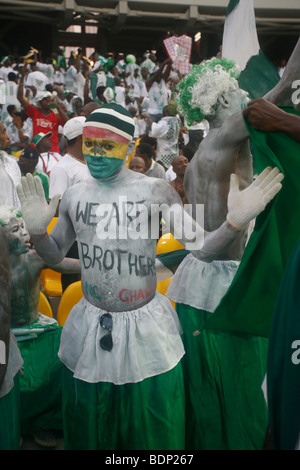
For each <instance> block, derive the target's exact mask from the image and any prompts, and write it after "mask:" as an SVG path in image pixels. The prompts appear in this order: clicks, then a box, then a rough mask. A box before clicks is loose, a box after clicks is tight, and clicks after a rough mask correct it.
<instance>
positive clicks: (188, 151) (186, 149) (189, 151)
mask: <svg viewBox="0 0 300 470" xmlns="http://www.w3.org/2000/svg"><path fill="white" fill-rule="evenodd" d="M195 152H196V150H195V149H194V148H193V147H191V146H190V145H184V146H183V147H182V149H181V153H182V155H184V156H185V157H186V158H187V159H188V160H189V161H191V160H192V158H193V156H194V154H195Z"/></svg>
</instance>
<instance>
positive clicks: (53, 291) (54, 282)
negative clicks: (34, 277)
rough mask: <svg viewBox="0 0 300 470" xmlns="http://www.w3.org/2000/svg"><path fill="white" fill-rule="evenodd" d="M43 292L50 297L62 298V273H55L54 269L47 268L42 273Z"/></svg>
mask: <svg viewBox="0 0 300 470" xmlns="http://www.w3.org/2000/svg"><path fill="white" fill-rule="evenodd" d="M41 279H42V284H43V290H44V292H45V294H46V295H48V297H61V296H62V285H61V273H57V272H56V271H53V269H50V268H45V269H43V270H42V272H41Z"/></svg>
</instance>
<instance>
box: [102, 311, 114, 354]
mask: <svg viewBox="0 0 300 470" xmlns="http://www.w3.org/2000/svg"><path fill="white" fill-rule="evenodd" d="M100 325H101V327H102V328H103V329H104V330H107V331H108V333H107V334H106V335H105V336H102V338H101V339H100V347H101V348H102V349H103V350H104V351H111V350H112V348H113V340H112V335H111V331H112V325H113V321H112V315H111V314H110V313H103V315H101V317H100Z"/></svg>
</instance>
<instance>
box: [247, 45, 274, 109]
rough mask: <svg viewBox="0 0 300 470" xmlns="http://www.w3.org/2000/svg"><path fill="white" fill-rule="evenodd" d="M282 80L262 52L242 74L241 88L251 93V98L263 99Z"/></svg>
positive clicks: (251, 59) (248, 63)
mask: <svg viewBox="0 0 300 470" xmlns="http://www.w3.org/2000/svg"><path fill="white" fill-rule="evenodd" d="M279 80H280V76H279V74H278V71H277V69H276V67H275V66H274V65H273V64H272V62H270V61H269V60H268V59H267V58H266V56H265V55H264V54H263V52H262V51H259V54H258V55H255V56H252V57H251V58H250V59H249V61H248V62H247V65H246V68H245V69H244V70H243V71H242V72H241V74H240V76H239V79H238V82H239V86H240V87H241V88H242V89H243V90H246V91H247V92H248V93H249V96H250V98H251V99H252V100H253V99H255V98H262V97H263V96H265V95H266V94H267V93H268V92H269V91H270V90H272V89H273V88H274V87H275V86H276V85H277V83H278V82H279Z"/></svg>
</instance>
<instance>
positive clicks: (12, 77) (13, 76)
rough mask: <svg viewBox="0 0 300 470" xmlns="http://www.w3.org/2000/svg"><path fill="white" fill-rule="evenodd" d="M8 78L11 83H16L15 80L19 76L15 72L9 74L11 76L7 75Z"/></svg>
mask: <svg viewBox="0 0 300 470" xmlns="http://www.w3.org/2000/svg"><path fill="white" fill-rule="evenodd" d="M7 78H8V80H10V81H11V82H14V81H15V79H16V78H17V75H16V74H15V72H9V74H8V75H7Z"/></svg>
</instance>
